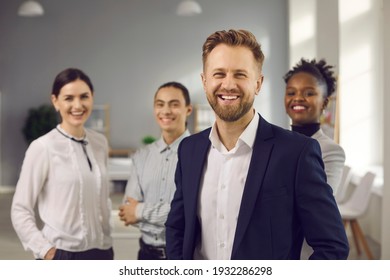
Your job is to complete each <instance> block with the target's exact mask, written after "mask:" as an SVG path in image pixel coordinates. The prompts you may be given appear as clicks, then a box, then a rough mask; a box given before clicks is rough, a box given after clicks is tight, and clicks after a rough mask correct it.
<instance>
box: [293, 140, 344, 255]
mask: <svg viewBox="0 0 390 280" xmlns="http://www.w3.org/2000/svg"><path fill="white" fill-rule="evenodd" d="M308 171H310V172H308ZM296 180H297V181H296V200H297V203H296V207H297V208H298V209H297V210H298V215H299V218H300V220H301V223H302V230H303V233H304V236H305V238H306V241H307V243H308V244H309V245H310V246H311V247H312V248H313V250H314V252H313V254H312V255H311V256H310V259H334V260H335V259H346V258H347V257H348V251H349V247H348V240H347V237H346V234H345V230H344V226H343V223H342V219H341V216H340V212H339V211H338V207H337V204H336V202H335V199H334V197H333V194H332V190H331V188H330V186H329V185H328V184H327V183H326V177H325V172H324V170H323V163H322V159H321V153H320V147H319V144H318V142H317V141H309V142H308V144H307V145H306V146H305V148H304V149H303V151H302V154H301V156H300V158H299V163H298V167H297V175H296Z"/></svg>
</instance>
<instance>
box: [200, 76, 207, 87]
mask: <svg viewBox="0 0 390 280" xmlns="http://www.w3.org/2000/svg"><path fill="white" fill-rule="evenodd" d="M200 78H201V79H202V85H203V90H204V92H206V77H205V75H204V73H200Z"/></svg>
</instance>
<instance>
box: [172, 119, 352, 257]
mask: <svg viewBox="0 0 390 280" xmlns="http://www.w3.org/2000/svg"><path fill="white" fill-rule="evenodd" d="M209 133H210V129H207V130H205V131H203V132H200V133H198V134H195V135H192V136H190V137H187V138H185V139H184V140H183V141H182V142H181V144H180V146H179V150H178V157H179V160H178V164H177V168H176V175H175V183H176V192H175V195H174V198H173V200H172V204H171V211H170V213H169V215H168V219H167V222H166V242H167V254H168V258H169V259H192V258H193V254H194V250H195V246H196V245H197V242H199V239H200V224H199V221H198V217H197V205H198V198H199V189H200V183H201V179H202V176H203V167H204V165H205V162H206V161H207V155H208V151H209V148H210V144H211V142H210V140H209ZM304 237H305V238H306V240H307V243H308V244H309V245H310V246H311V247H312V248H313V249H314V253H313V254H312V255H311V257H310V258H311V259H346V258H347V257H348V252H349V247H348V240H347V237H346V234H345V230H344V226H343V223H342V219H341V216H340V213H339V211H338V208H337V205H336V202H335V200H334V197H333V194H332V189H331V188H330V186H329V185H328V184H327V183H326V175H325V172H324V167H323V162H322V158H321V150H320V146H319V144H318V142H317V141H316V140H314V139H311V138H309V137H305V136H302V135H300V134H298V133H294V132H291V131H287V130H285V129H282V128H280V127H277V126H275V125H272V124H270V123H268V122H266V121H265V120H264V119H263V118H261V117H260V121H259V128H258V131H257V135H256V139H255V143H254V147H253V154H252V158H251V162H250V166H249V170H248V175H247V180H246V183H245V187H244V193H243V196H242V201H241V206H240V210H239V215H238V221H237V228H236V232H235V237H234V243H233V249H232V255H231V259H299V257H300V252H301V247H302V242H303V238H304Z"/></svg>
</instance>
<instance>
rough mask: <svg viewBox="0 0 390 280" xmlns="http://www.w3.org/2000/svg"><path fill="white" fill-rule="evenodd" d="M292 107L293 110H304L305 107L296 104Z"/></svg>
mask: <svg viewBox="0 0 390 280" xmlns="http://www.w3.org/2000/svg"><path fill="white" fill-rule="evenodd" d="M293 109H294V110H305V107H303V106H300V105H298V106H294V107H293Z"/></svg>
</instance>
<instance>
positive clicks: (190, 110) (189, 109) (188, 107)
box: [187, 104, 192, 117]
mask: <svg viewBox="0 0 390 280" xmlns="http://www.w3.org/2000/svg"><path fill="white" fill-rule="evenodd" d="M191 113H192V105H191V104H190V105H188V106H187V117H188V116H189V115H191Z"/></svg>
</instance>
